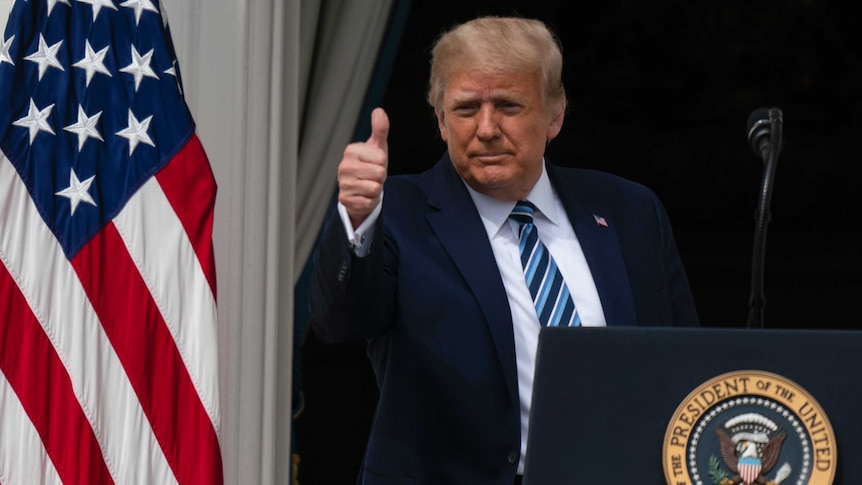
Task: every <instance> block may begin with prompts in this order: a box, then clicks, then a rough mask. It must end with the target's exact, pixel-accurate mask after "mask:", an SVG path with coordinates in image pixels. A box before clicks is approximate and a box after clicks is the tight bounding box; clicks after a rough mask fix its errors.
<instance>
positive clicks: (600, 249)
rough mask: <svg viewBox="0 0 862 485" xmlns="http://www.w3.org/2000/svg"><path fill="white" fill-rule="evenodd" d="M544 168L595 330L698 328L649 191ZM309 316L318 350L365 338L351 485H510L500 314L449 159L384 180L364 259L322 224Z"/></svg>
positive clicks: (508, 368) (514, 384)
mask: <svg viewBox="0 0 862 485" xmlns="http://www.w3.org/2000/svg"><path fill="white" fill-rule="evenodd" d="M547 169H548V174H549V177H550V180H551V184H552V185H553V186H554V189H555V190H556V192H557V194H558V195H559V197H560V199H561V200H562V203H563V206H564V207H565V209H566V212H567V214H568V217H569V220H570V221H571V223H572V225H573V227H574V230H575V233H576V234H577V235H578V239H579V241H580V244H581V246H582V247H583V251H584V255H585V256H586V259H587V262H588V264H589V267H590V271H591V272H592V276H593V279H594V280H595V284H596V287H597V288H598V294H599V297H600V299H601V303H602V308H603V310H604V313H605V319H606V321H607V324H608V325H657V326H669V325H697V324H698V317H697V312H696V310H695V306H694V302H693V299H692V295H691V292H690V290H689V286H688V280H687V278H686V275H685V271H684V269H683V264H682V262H681V261H680V258H679V255H678V253H677V249H676V244H675V242H674V238H673V234H672V231H671V227H670V223H669V221H668V217H667V214H666V213H665V210H664V208H663V207H662V205H661V203H660V201H659V200H658V198H657V197H656V196H655V195H654V193H653V192H652V191H650V190H649V189H647V188H646V187H644V186H642V185H639V184H636V183H634V182H631V181H627V180H625V179H622V178H620V177H617V176H614V175H611V174H607V173H603V172H597V171H591V170H583V169H572V168H558V167H554V166H551V165H548V166H547ZM594 214H595V215H600V216H602V217H604V219H605V221H606V222H607V227H605V226H604V225H599V224H597V223H596V221H595V218H594ZM310 309H311V317H312V320H311V325H312V328H314V330H315V332H317V334H318V335H319V336H320V337H321V339H322V340H324V341H330V342H338V341H343V340H347V339H353V338H365V339H367V341H368V355H369V358H370V360H371V363H372V366H373V367H374V371H375V374H376V378H377V383H378V386H379V391H380V397H379V401H378V404H377V411H376V414H375V418H374V423H373V426H372V430H371V435H370V438H369V441H368V445H367V448H366V453H365V459H364V465H363V469H362V470H361V472H360V476H359V483H362V484H369V485H373V484H434V485H439V484H469V485H484V484H489V485H490V484H499V485H511V484H512V482H513V480H514V476H515V473H516V469H517V463H518V459H519V450H520V443H521V438H522V437H521V435H520V434H521V427H520V409H519V402H520V401H519V397H518V380H517V374H516V368H515V341H514V334H513V330H512V316H511V313H510V310H509V305H508V302H507V299H506V291H505V289H504V287H503V281H502V278H501V276H500V272H499V270H498V269H497V264H496V262H495V259H494V254H493V252H492V249H491V244H490V242H489V240H488V236H487V234H486V232H485V228H484V226H483V225H482V222H481V220H480V217H479V214H478V212H477V210H476V208H475V205H474V204H473V201H472V199H471V197H470V194H469V192H468V191H467V189H466V188H465V186H464V183H463V182H462V180H461V179H460V177H459V176H458V174H457V172H456V171H455V170H454V168H453V166H452V164H451V161H450V160H449V157H448V156H444V157H443V158H442V159H441V160H440V161H439V162H438V163H437V164H436V165H435V166H434V167H433V168H431V169H430V170H428V171H426V172H424V173H422V174H418V175H403V176H393V177H389V178H388V179H387V182H386V185H385V190H384V202H383V210H382V212H381V216H380V218H379V219H378V226H377V233H376V235H375V239H374V242H373V243H372V246H371V253H370V254H369V255H368V256H365V257H361V258H360V257H356V256H355V255H354V254H353V251H352V249H351V248H350V246H349V244H348V242H347V239H346V237H345V234H344V227H343V225H342V224H341V221H340V219H339V218H338V215H337V214H334V216H332V217H330V218H329V220H328V221H327V222H326V223H325V226H324V230H323V233H322V235H321V240H320V244H319V246H318V249H317V252H316V255H315V264H314V270H313V276H312V283H311V295H310ZM585 365H589V363H587V362H585ZM597 365H602V363H601V362H598V363H597ZM528 452H529V451H528Z"/></svg>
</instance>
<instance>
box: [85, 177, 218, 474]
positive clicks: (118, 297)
mask: <svg viewBox="0 0 862 485" xmlns="http://www.w3.org/2000/svg"><path fill="white" fill-rule="evenodd" d="M152 183H155V181H154V180H153V181H152ZM147 185H149V183H148V184H147ZM156 188H158V185H157V184H156ZM136 197H138V196H136ZM137 205H138V204H136V203H135V202H133V201H130V202H129V204H127V208H129V207H135V206H137ZM124 212H125V210H124ZM154 215H156V214H155V213H151V212H148V215H147V217H153V216H154ZM125 217H134V216H130V215H127V216H125ZM118 219H119V217H118ZM142 226H146V223H144V224H143V225H142ZM143 232H144V233H147V234H151V235H160V236H162V237H165V238H166V239H170V237H166V234H165V233H164V232H160V233H157V232H156V231H154V230H150V231H147V230H144V231H143ZM98 261H111V264H110V265H99V264H97V263H98ZM72 264H73V265H74V267H75V269H76V270H77V271H78V274H79V276H80V277H81V281H82V282H83V284H84V287H85V288H86V289H87V293H88V294H89V295H90V298H91V299H92V300H93V302H94V305H95V308H96V312H97V313H98V315H99V318H100V319H101V321H102V325H103V326H104V327H105V331H106V333H107V334H108V336H109V338H110V339H111V342H112V343H113V345H114V348H115V349H116V352H117V354H118V356H119V358H120V360H121V361H122V362H123V366H124V368H125V370H126V373H127V374H128V376H129V379H130V380H131V382H132V386H133V387H134V388H135V390H136V391H137V396H138V399H139V400H140V401H141V405H142V406H143V409H144V412H145V413H146V414H147V416H148V418H149V421H150V424H151V426H152V428H153V432H154V433H155V435H156V437H157V438H158V440H159V442H160V443H161V445H162V450H163V452H164V454H165V455H166V457H167V460H168V462H169V463H170V464H171V467H172V469H173V470H174V474H175V475H176V477H177V481H178V482H179V483H182V484H196V483H200V484H210V483H217V482H218V481H221V476H220V473H221V463H213V462H212V458H213V457H214V456H217V455H218V453H215V452H216V451H217V450H218V440H217V439H216V436H215V431H214V429H213V427H212V423H211V421H210V418H209V417H208V416H207V414H206V412H205V410H204V408H203V406H202V405H201V402H200V400H199V399H198V396H197V392H196V391H195V389H194V386H193V385H192V382H191V379H190V377H189V375H188V373H187V372H186V368H185V366H184V364H183V362H182V359H181V357H180V355H179V352H178V349H177V347H176V345H175V343H174V340H173V337H172V336H171V334H170V332H169V331H168V329H167V327H166V324H165V321H164V319H163V318H162V315H161V313H160V312H159V309H158V307H157V305H156V303H155V301H154V300H153V298H152V297H151V295H150V292H149V290H148V289H147V285H146V284H145V282H144V279H143V278H142V275H141V274H140V273H139V272H138V268H137V267H136V265H135V263H134V261H132V258H131V257H130V255H129V254H128V253H127V252H126V246H125V244H124V241H123V239H122V238H121V236H120V234H119V233H118V232H117V229H116V228H115V226H114V225H112V224H109V225H108V226H106V227H105V228H104V229H103V230H102V231H101V232H100V233H99V234H97V235H96V237H94V238H93V240H92V241H91V242H90V243H88V244H87V245H86V246H85V247H84V248H83V249H82V250H81V252H79V253H78V255H77V256H76V257H75V258H74V259H73V261H72ZM181 272H182V271H176V270H175V271H174V273H181ZM168 273H170V272H168ZM144 277H146V276H144ZM141 346H144V347H146V348H147V349H148V350H147V352H140V351H139V349H140V347H141ZM153 376H158V378H157V379H154V378H153ZM183 463H184V464H185V466H181V464H183ZM215 473H219V477H217V479H216V478H214V476H213V474H215Z"/></svg>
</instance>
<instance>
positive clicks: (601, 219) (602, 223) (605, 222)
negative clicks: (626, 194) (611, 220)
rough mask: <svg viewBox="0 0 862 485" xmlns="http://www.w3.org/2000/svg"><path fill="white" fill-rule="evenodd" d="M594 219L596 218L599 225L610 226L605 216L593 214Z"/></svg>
mask: <svg viewBox="0 0 862 485" xmlns="http://www.w3.org/2000/svg"><path fill="white" fill-rule="evenodd" d="M593 219H595V221H596V225H597V226H602V227H608V221H606V220H605V218H604V217H602V216H600V215H598V214H593Z"/></svg>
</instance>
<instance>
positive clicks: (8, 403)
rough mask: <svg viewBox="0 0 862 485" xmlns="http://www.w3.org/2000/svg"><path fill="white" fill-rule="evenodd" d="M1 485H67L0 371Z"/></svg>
mask: <svg viewBox="0 0 862 485" xmlns="http://www.w3.org/2000/svg"><path fill="white" fill-rule="evenodd" d="M0 422H2V423H3V426H2V427H0V483H3V484H6V485H31V484H39V485H63V482H62V481H61V480H60V476H59V475H58V474H57V470H56V469H55V468H54V465H53V463H51V460H50V459H49V458H48V454H47V453H46V451H45V447H44V446H43V445H42V441H41V439H40V437H39V434H38V433H37V432H36V429H35V428H34V427H33V424H32V423H31V422H30V420H29V419H27V415H26V413H25V412H24V409H23V408H22V407H21V403H20V402H19V401H18V397H17V396H16V395H15V391H14V390H13V389H12V387H11V386H10V385H9V381H7V380H6V376H5V375H3V372H0Z"/></svg>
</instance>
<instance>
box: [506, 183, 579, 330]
mask: <svg viewBox="0 0 862 485" xmlns="http://www.w3.org/2000/svg"><path fill="white" fill-rule="evenodd" d="M535 211H536V206H534V205H533V204H531V203H530V202H527V201H525V200H522V201H520V202H518V203H517V204H516V205H515V208H514V209H512V214H511V215H510V216H509V217H511V218H512V219H513V220H515V222H517V223H518V226H519V227H518V240H519V242H520V244H519V246H520V252H521V266H523V267H524V278H525V280H526V282H527V287H528V288H530V294H531V295H533V304H534V305H535V306H536V313H537V314H538V315H539V322H540V323H541V324H542V325H543V326H549V327H556V326H572V327H577V326H580V324H581V318H580V316H579V315H578V311H577V309H576V308H575V302H574V301H573V300H572V296H571V295H570V294H569V288H568V287H567V286H566V282H565V281H563V275H562V273H560V270H559V268H557V263H556V262H555V261H554V258H553V257H551V253H550V251H548V248H546V247H545V245H544V244H542V241H541V239H539V233H538V230H537V229H536V227H535V226H534V225H533V213H535Z"/></svg>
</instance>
